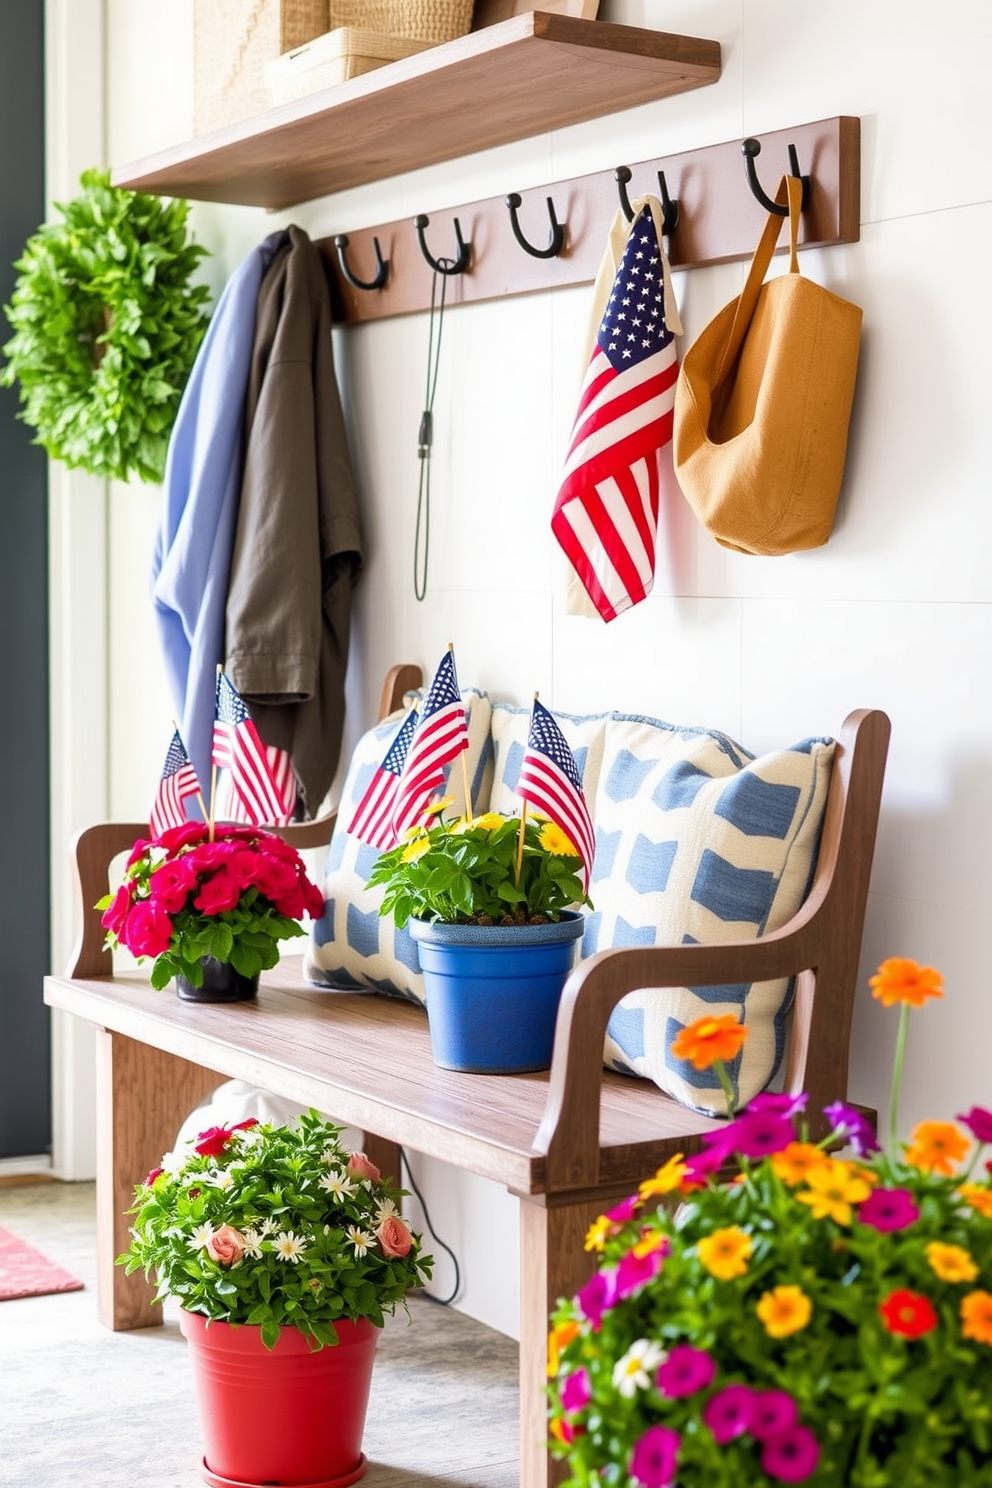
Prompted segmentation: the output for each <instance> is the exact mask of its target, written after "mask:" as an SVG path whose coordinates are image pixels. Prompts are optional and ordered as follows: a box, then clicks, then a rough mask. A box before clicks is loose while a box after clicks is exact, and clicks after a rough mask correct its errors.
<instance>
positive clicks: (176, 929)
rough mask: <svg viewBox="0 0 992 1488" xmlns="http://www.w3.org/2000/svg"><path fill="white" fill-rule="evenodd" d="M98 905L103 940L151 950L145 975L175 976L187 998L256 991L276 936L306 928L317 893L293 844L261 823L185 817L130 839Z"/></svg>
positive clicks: (156, 981) (315, 912)
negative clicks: (116, 883)
mask: <svg viewBox="0 0 992 1488" xmlns="http://www.w3.org/2000/svg"><path fill="white" fill-rule="evenodd" d="M97 908H98V909H103V910H104V915H103V926H104V929H105V930H106V932H107V944H108V945H109V946H111V947H112V948H116V947H117V946H119V945H120V946H124V947H126V949H127V950H129V951H131V952H132V954H133V955H135V956H136V957H137V958H138V960H139V961H144V960H146V959H151V961H152V970H151V982H152V986H153V987H156V988H159V989H161V988H163V987H165V986H166V985H167V983H168V982H169V981H171V980H172V979H173V978H175V980H176V985H177V991H178V995H179V996H180V997H181V998H183V999H185V1000H186V1001H193V1002H235V1001H242V1000H244V999H246V998H250V997H254V996H255V994H256V992H257V990H258V978H259V973H260V972H262V971H265V970H267V969H268V968H269V967H272V966H275V964H276V962H277V961H278V960H279V941H281V940H286V939H288V938H290V937H292V936H298V935H303V934H304V933H305V932H304V931H303V929H302V927H301V926H300V924H299V923H298V922H299V920H300V918H301V917H302V916H303V915H309V916H311V917H312V918H317V917H319V916H320V915H321V914H322V913H323V910H324V896H323V893H322V892H321V890H320V889H319V888H318V887H317V885H316V884H314V883H312V882H311V880H310V879H309V878H308V877H307V872H306V867H305V864H304V863H303V860H302V858H301V857H300V855H299V853H298V852H297V851H296V849H295V848H293V847H290V846H289V845H288V843H285V842H284V841H283V840H282V838H281V837H278V836H276V835H275V833H273V832H266V831H263V830H261V829H260V828H258V827H245V826H230V825H227V826H225V825H220V826H215V827H212V828H211V827H209V826H208V825H207V824H205V823H203V822H184V823H183V824H182V825H181V826H178V827H170V828H169V829H168V830H167V831H165V832H163V833H161V835H160V836H158V837H152V838H150V839H147V840H146V839H141V840H139V841H138V842H136V843H135V844H134V848H133V849H132V852H131V856H130V857H129V858H128V861H127V865H126V867H125V870H124V880H123V882H122V883H121V885H120V887H119V888H118V890H117V892H116V894H113V895H110V894H108V895H107V896H106V897H105V898H104V899H102V900H101V901H100V902H99V904H98V905H97Z"/></svg>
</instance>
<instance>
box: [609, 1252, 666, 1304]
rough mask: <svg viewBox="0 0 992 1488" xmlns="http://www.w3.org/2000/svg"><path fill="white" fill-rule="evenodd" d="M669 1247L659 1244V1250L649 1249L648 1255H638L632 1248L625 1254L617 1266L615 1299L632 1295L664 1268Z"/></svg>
mask: <svg viewBox="0 0 992 1488" xmlns="http://www.w3.org/2000/svg"><path fill="white" fill-rule="evenodd" d="M666 1254H667V1247H664V1246H659V1247H658V1249H657V1250H649V1251H648V1253H647V1255H640V1256H639V1255H638V1254H637V1252H636V1251H634V1250H631V1251H628V1253H627V1254H626V1255H625V1256H624V1258H623V1260H622V1261H621V1262H620V1264H619V1266H618V1267H617V1274H616V1296H615V1299H614V1300H615V1301H617V1302H621V1301H623V1299H624V1297H632V1296H633V1295H634V1293H635V1292H638V1291H640V1289H641V1287H642V1286H644V1285H646V1283H647V1282H649V1281H651V1280H652V1279H653V1278H654V1277H655V1276H657V1275H658V1272H659V1271H660V1270H661V1268H662V1264H663V1263H664V1259H665V1255H666Z"/></svg>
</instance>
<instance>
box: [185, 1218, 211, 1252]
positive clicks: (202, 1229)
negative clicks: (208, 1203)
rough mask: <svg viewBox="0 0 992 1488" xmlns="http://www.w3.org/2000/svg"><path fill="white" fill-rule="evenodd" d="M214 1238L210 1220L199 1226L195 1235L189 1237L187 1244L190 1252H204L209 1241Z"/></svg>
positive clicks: (194, 1232)
mask: <svg viewBox="0 0 992 1488" xmlns="http://www.w3.org/2000/svg"><path fill="white" fill-rule="evenodd" d="M213 1238H214V1227H213V1225H212V1224H211V1223H210V1221H209V1219H208V1220H206V1221H205V1222H204V1223H203V1224H201V1225H197V1227H196V1229H195V1230H194V1231H193V1233H192V1234H191V1235H190V1236H189V1237H188V1239H187V1241H186V1244H187V1245H188V1246H189V1248H190V1250H202V1249H203V1247H204V1246H205V1245H206V1243H207V1241H208V1240H212V1239H213Z"/></svg>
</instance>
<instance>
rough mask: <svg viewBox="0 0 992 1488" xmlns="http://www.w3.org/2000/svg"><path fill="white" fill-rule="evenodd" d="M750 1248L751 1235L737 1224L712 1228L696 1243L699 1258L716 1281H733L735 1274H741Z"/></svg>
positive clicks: (745, 1268) (745, 1266) (744, 1271)
mask: <svg viewBox="0 0 992 1488" xmlns="http://www.w3.org/2000/svg"><path fill="white" fill-rule="evenodd" d="M751 1250H752V1242H751V1236H750V1235H749V1234H748V1233H747V1231H746V1230H742V1229H740V1228H739V1227H738V1226H737V1225H727V1227H726V1228H725V1229H722V1230H714V1231H713V1233H712V1235H707V1236H705V1237H704V1239H702V1240H700V1241H699V1242H698V1243H697V1245H696V1254H697V1255H698V1256H699V1259H700V1260H701V1261H702V1263H703V1265H704V1266H705V1267H706V1269H707V1271H708V1272H709V1273H710V1275H711V1276H715V1277H716V1279H717V1280H718V1281H733V1279H734V1277H735V1276H743V1275H744V1274H745V1273H746V1271H747V1258H748V1256H749V1255H750V1254H751Z"/></svg>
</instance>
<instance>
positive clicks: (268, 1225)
mask: <svg viewBox="0 0 992 1488" xmlns="http://www.w3.org/2000/svg"><path fill="white" fill-rule="evenodd" d="M259 1228H260V1230H261V1233H262V1235H263V1236H265V1235H271V1234H273V1232H274V1231H275V1230H277V1229H278V1228H279V1224H278V1221H277V1220H274V1219H273V1218H272V1215H271V1214H270V1215H269V1216H268V1218H267V1219H263V1220H262V1223H261V1225H260V1227H259Z"/></svg>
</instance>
